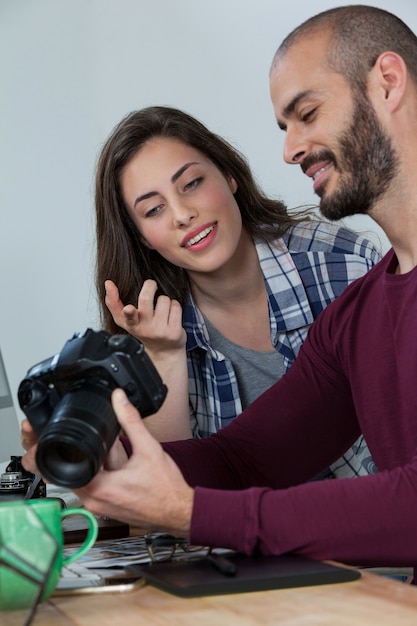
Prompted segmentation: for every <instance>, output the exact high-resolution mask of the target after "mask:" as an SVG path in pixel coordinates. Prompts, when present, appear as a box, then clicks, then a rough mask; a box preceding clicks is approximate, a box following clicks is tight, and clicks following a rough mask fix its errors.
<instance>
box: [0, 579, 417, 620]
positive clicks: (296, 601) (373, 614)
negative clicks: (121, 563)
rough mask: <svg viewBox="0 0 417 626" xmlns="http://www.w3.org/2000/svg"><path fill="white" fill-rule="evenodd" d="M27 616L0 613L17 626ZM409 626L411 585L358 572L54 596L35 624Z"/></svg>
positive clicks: (415, 607)
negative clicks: (326, 580)
mask: <svg viewBox="0 0 417 626" xmlns="http://www.w3.org/2000/svg"><path fill="white" fill-rule="evenodd" d="M25 615H26V612H24V611H19V612H15V613H0V624H1V626H21V625H22V623H23V621H24V617H25ZM119 624H123V626H152V625H153V624H154V625H155V626H214V625H215V624H219V625H222V626H223V625H227V626H268V625H269V626H281V625H282V626H374V625H375V626H393V625H394V624H395V626H415V625H416V624H417V588H416V587H412V586H410V585H407V584H404V583H400V582H396V581H392V580H389V579H387V578H383V577H380V576H377V575H376V574H370V573H368V572H363V574H362V577H361V579H360V580H357V581H354V582H349V583H340V584H332V585H320V586H316V587H299V588H296V589H280V590H276V591H262V592H253V593H246V594H233V595H228V596H210V597H205V598H191V599H185V598H178V597H176V596H173V595H170V594H168V593H165V592H163V591H160V590H158V589H155V588H153V587H150V586H144V587H142V588H140V589H136V590H134V591H128V592H125V593H111V594H109V593H105V594H89V595H79V596H71V597H55V598H52V599H50V600H49V601H47V602H45V603H44V604H42V605H41V606H40V607H39V608H38V611H37V613H36V616H35V619H34V621H33V626H119Z"/></svg>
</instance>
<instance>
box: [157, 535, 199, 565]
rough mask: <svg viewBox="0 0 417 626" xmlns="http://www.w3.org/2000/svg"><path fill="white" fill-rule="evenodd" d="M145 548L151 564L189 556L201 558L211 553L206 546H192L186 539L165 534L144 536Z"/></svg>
mask: <svg viewBox="0 0 417 626" xmlns="http://www.w3.org/2000/svg"><path fill="white" fill-rule="evenodd" d="M145 546H146V550H147V552H148V555H149V558H150V560H151V562H152V563H160V562H161V561H170V560H172V559H176V558H178V559H181V557H183V558H187V555H188V556H191V554H192V555H193V556H195V557H202V558H203V557H206V556H208V555H209V554H210V553H211V548H209V547H207V546H194V545H191V544H190V543H189V542H188V540H187V539H183V538H181V537H174V536H173V535H168V534H166V533H152V534H149V535H145Z"/></svg>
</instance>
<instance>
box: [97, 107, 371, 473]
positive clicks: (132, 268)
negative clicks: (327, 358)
mask: <svg viewBox="0 0 417 626" xmlns="http://www.w3.org/2000/svg"><path fill="white" fill-rule="evenodd" d="M96 226H97V264H96V286H97V290H98V295H99V301H100V306H101V315H102V322H103V326H104V328H106V330H108V331H110V332H120V329H123V330H124V331H127V332H129V333H131V334H132V335H134V336H136V337H137V338H138V339H140V340H141V341H142V342H143V344H144V346H145V348H146V350H147V352H148V353H149V355H150V356H151V358H152V360H153V361H154V363H155V365H156V367H157V368H158V370H159V372H160V374H161V376H162V378H163V380H164V382H165V383H166V384H167V386H168V389H169V392H168V397H167V400H166V401H165V403H164V405H163V407H162V408H161V410H160V411H159V412H158V413H157V414H155V415H154V416H152V417H148V418H147V420H146V423H147V426H148V428H149V429H150V430H151V431H152V433H153V434H154V435H155V436H156V437H157V438H158V439H159V440H173V439H179V438H186V437H190V436H191V435H193V436H197V437H205V436H208V435H209V434H210V433H212V432H215V431H217V430H219V429H220V428H222V427H223V426H225V425H226V424H228V423H229V422H230V421H231V420H232V419H233V418H234V417H236V415H238V414H239V413H240V412H241V411H242V410H243V408H244V407H245V406H246V405H247V404H248V403H250V402H252V401H253V400H254V399H255V398H256V397H258V396H259V395H260V394H261V393H262V392H263V391H264V390H265V389H266V388H268V387H269V386H270V385H271V384H273V383H274V382H275V381H276V380H278V379H279V378H280V377H281V376H282V375H283V374H284V373H285V372H286V371H287V370H288V369H289V367H290V366H291V364H292V362H293V361H294V359H295V357H296V356H297V354H298V351H299V349H300V347H301V345H302V343H303V341H304V339H305V337H306V335H307V331H308V328H309V326H310V325H311V323H312V322H313V321H314V319H315V318H316V317H317V315H318V314H319V313H320V312H321V311H322V310H323V308H325V307H326V306H327V304H329V303H330V302H331V301H332V300H333V299H334V298H335V297H336V296H337V295H339V294H340V293H341V292H342V291H343V289H344V288H345V287H346V286H347V285H348V284H349V283H350V282H351V281H352V280H354V279H355V278H358V277H359V276H360V275H362V274H363V273H365V272H366V271H368V270H369V269H370V268H371V267H372V266H373V265H374V264H375V262H377V261H378V260H379V254H378V252H377V250H376V248H375V247H374V245H373V244H372V243H371V242H370V241H368V240H366V239H364V238H363V237H361V236H359V235H358V234H356V233H353V232H352V231H350V230H348V229H346V228H344V227H343V226H340V225H331V224H327V223H325V222H319V221H315V220H312V219H311V220H309V219H307V217H306V216H305V215H304V214H300V215H298V216H291V215H290V214H289V213H288V212H287V209H286V206H285V205H284V204H283V203H282V202H281V201H279V200H274V199H270V198H267V197H265V195H264V194H263V193H262V191H261V190H260V188H259V186H258V185H257V184H256V182H255V180H254V178H253V176H252V174H251V172H250V169H249V167H248V165H247V163H246V160H245V159H244V158H243V157H242V156H241V155H240V154H239V153H238V151H237V150H236V149H234V148H233V147H232V146H231V145H230V144H229V143H227V142H226V141H225V140H223V139H222V138H220V137H219V136H217V135H215V134H213V133H211V132H210V131H209V130H208V129H207V128H206V127H205V126H203V125H202V124H201V123H200V122H198V121H197V120H196V119H195V118H193V117H191V116H189V115H187V114H186V113H184V112H182V111H179V110H177V109H173V108H169V107H149V108H146V109H142V110H140V111H136V112H133V113H131V114H130V115H128V116H127V117H126V118H125V119H123V120H122V121H121V122H120V123H119V124H118V125H117V126H116V128H115V129H114V130H113V132H112V134H111V135H110V137H109V139H108V140H107V142H106V144H105V145H104V148H103V150H102V153H101V155H100V158H99V161H98V166H97V176H96ZM300 436H302V434H300ZM358 446H359V447H360V450H359V451H358ZM332 469H333V471H334V473H335V474H336V475H337V476H352V475H357V474H362V473H367V472H368V471H373V469H374V466H373V463H372V460H371V459H370V455H369V452H368V451H367V449H366V446H365V445H364V442H363V441H361V442H357V444H355V446H354V448H353V450H350V451H348V452H347V453H346V455H345V458H344V459H343V460H341V461H340V462H337V463H336V464H335V465H334V467H333V468H332Z"/></svg>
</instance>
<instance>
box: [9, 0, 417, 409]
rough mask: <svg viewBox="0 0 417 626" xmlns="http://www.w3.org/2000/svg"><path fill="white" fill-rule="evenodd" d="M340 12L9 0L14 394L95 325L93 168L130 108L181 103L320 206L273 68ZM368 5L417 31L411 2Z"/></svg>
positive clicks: (168, 1) (253, 5)
mask: <svg viewBox="0 0 417 626" xmlns="http://www.w3.org/2000/svg"><path fill="white" fill-rule="evenodd" d="M365 3H366V2H365ZM340 4H345V3H344V2H331V1H330V2H329V1H325V0H314V2H311V1H309V0H299V1H298V2H296V3H288V2H287V1H281V0H210V2H201V1H199V0H0V220H1V223H0V277H1V278H0V281H1V282H0V295H1V307H0V346H1V348H2V351H3V357H4V360H5V362H6V365H7V367H8V370H9V377H10V384H11V387H12V391H13V393H14V396H15V397H16V392H17V387H18V384H19V382H20V380H21V379H22V377H23V376H24V374H25V373H26V370H27V368H28V367H29V366H31V365H33V364H34V363H36V362H38V361H40V360H42V359H43V358H46V357H48V356H51V355H52V354H54V353H55V352H58V351H59V350H60V349H61V348H62V346H63V345H64V343H65V341H66V340H67V339H68V338H69V336H70V335H71V334H72V333H73V332H74V331H78V330H81V329H83V328H85V327H86V326H93V327H97V326H98V314H97V311H98V309H97V306H96V299H95V291H94V285H93V260H94V228H93V227H94V218H93V200H92V190H93V173H94V167H95V160H96V157H97V154H98V151H99V149H100V146H101V144H102V143H103V142H104V140H105V139H106V137H107V135H108V134H109V133H110V131H111V129H112V127H113V126H114V125H115V124H116V123H117V122H118V121H119V119H120V118H121V117H122V116H124V115H125V114H126V113H127V112H129V111H131V110H133V109H137V108H141V107H143V106H147V105H151V104H165V105H173V106H177V107H180V108H183V109H185V110H186V111H188V112H189V113H191V114H193V115H195V116H196V117H198V118H200V119H201V120H202V121H203V122H204V123H206V124H207V125H208V126H209V128H211V129H212V130H214V131H216V132H218V133H220V134H222V135H224V136H225V137H226V138H227V139H228V140H229V141H231V142H232V143H234V144H235V145H236V146H237V147H238V148H239V149H241V150H242V151H243V152H244V153H245V154H246V156H247V157H248V158H249V161H250V163H251V165H252V168H253V170H254V171H255V173H256V175H257V177H258V179H259V181H260V182H261V183H262V185H263V187H264V189H265V190H266V191H267V192H268V193H270V194H273V195H279V196H281V197H282V198H283V199H284V200H286V202H287V203H288V205H289V206H296V205H299V204H304V203H315V202H316V198H315V196H314V195H313V193H312V188H311V183H310V182H309V181H308V180H307V179H306V177H303V176H302V175H301V173H300V172H299V170H298V168H292V167H289V166H287V165H285V164H284V163H283V161H282V144H283V135H282V133H280V132H279V131H278V129H277V127H276V123H275V120H274V116H273V112H272V105H271V103H270V101H269V93H268V72H269V66H270V63H271V60H272V57H273V54H274V52H275V49H276V47H277V46H278V44H279V43H280V41H281V39H282V38H283V37H284V36H285V35H286V34H287V33H288V32H289V31H290V30H291V29H292V28H293V27H294V26H296V25H297V24H298V23H299V22H300V21H301V20H303V19H305V18H307V17H308V16H310V15H312V14H314V13H317V12H319V11H321V10H324V9H327V8H329V7H331V6H335V5H340ZM366 4H375V5H377V6H380V7H382V8H385V9H388V10H394V11H395V12H396V14H397V15H399V16H400V17H401V18H403V19H404V20H405V21H406V22H407V23H408V24H409V25H410V26H411V28H413V30H415V31H417V9H416V8H415V4H414V2H413V1H412V0H397V2H396V3H395V5H394V7H393V6H392V2H391V0H388V1H381V0H380V1H375V2H374V3H372V2H370V3H366ZM354 224H355V225H356V227H357V228H361V229H369V228H371V229H373V231H374V232H375V233H378V234H380V231H378V230H377V228H376V227H375V226H374V225H373V223H372V222H371V221H370V220H369V221H368V219H367V218H360V219H358V220H357V221H355V222H354ZM383 241H384V249H386V248H387V243H386V240H383ZM19 416H20V417H21V416H22V415H21V413H20V411H19Z"/></svg>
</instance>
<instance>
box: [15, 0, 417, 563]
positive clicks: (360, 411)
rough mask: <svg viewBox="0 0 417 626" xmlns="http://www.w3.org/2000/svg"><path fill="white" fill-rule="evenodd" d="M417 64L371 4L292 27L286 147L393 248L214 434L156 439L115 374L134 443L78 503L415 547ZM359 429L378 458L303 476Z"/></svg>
mask: <svg viewBox="0 0 417 626" xmlns="http://www.w3.org/2000/svg"><path fill="white" fill-rule="evenodd" d="M415 68H417V38H416V37H415V36H414V34H413V33H412V32H411V31H410V30H409V29H408V28H407V27H406V26H405V24H403V23H402V22H401V21H400V20H398V19H397V18H396V17H395V16H393V15H391V14H389V13H386V12H384V11H381V10H379V9H374V8H372V7H367V6H358V5H356V6H347V7H338V8H336V9H333V10H331V11H327V12H324V13H322V14H320V15H318V16H316V17H314V18H312V19H311V20H308V21H307V22H306V23H304V24H303V25H302V26H300V27H299V28H298V29H296V30H295V31H294V32H293V33H291V34H290V35H289V36H288V37H287V39H286V40H284V42H283V43H282V45H281V46H280V48H279V49H278V51H277V53H276V55H275V58H274V61H273V65H272V69H271V75H270V80H271V96H272V100H273V104H274V109H275V114H276V117H277V121H278V124H279V126H280V127H281V128H282V129H283V130H284V131H285V132H286V141H285V160H286V161H287V162H289V163H295V164H298V165H300V166H301V168H302V170H303V171H304V173H305V174H306V175H307V176H310V177H311V178H312V182H313V186H314V189H315V191H316V193H317V194H318V195H319V196H320V199H321V204H320V206H321V210H322V212H323V214H324V215H326V216H327V217H330V218H333V219H338V218H340V217H343V216H345V215H350V214H353V213H358V212H363V213H368V214H369V215H370V216H371V217H372V218H373V219H375V221H376V222H377V223H378V224H379V225H380V226H382V227H383V228H384V230H385V232H386V233H387V235H388V237H389V238H390V241H391V243H392V245H393V250H392V251H390V252H389V253H388V254H387V255H386V257H385V258H384V259H383V260H382V261H380V263H379V264H378V265H377V266H375V267H374V268H373V269H372V270H371V271H370V272H369V273H368V274H367V275H365V276H364V277H363V278H360V279H358V280H357V281H355V282H354V283H353V284H352V285H350V286H349V287H348V288H347V289H346V290H345V292H344V293H343V294H342V295H341V296H339V298H338V299H337V300H336V301H335V302H334V303H332V304H331V305H329V306H328V308H327V309H326V310H325V311H324V312H323V313H321V315H320V317H319V318H318V320H317V321H316V322H315V324H314V325H313V327H312V329H311V330H310V333H309V337H308V339H307V341H306V343H305V344H304V346H303V348H302V349H301V352H300V355H299V357H298V359H297V360H296V362H295V364H294V365H293V366H292V368H291V370H290V371H289V372H288V374H286V376H285V377H284V378H283V379H281V380H280V381H279V382H278V383H277V384H276V385H274V386H273V387H272V388H271V389H269V390H268V391H267V392H266V393H265V394H263V395H262V396H261V397H260V398H259V399H258V400H257V401H256V402H254V403H253V404H252V405H251V406H250V407H249V408H248V409H246V410H245V411H244V412H243V413H242V414H241V415H240V416H239V417H238V418H237V419H236V420H235V421H234V422H233V423H232V424H231V425H230V426H228V427H227V428H225V429H223V430H222V431H220V432H219V433H217V434H216V435H213V436H212V437H210V438H208V439H205V440H201V441H196V440H189V441H183V442H176V443H171V444H165V445H164V448H165V450H166V452H167V453H166V452H165V451H164V449H163V448H162V447H161V446H160V445H159V444H158V443H157V442H156V441H155V440H153V439H152V437H151V436H150V435H149V433H148V432H147V430H146V428H145V427H144V424H143V423H142V422H141V420H140V419H139V417H138V414H137V411H136V410H135V409H134V408H133V407H132V405H131V404H130V403H129V402H128V401H127V399H126V396H125V395H124V393H123V392H122V391H121V390H116V391H115V392H114V394H113V405H114V408H115V411H116V413H117V415H118V417H119V421H120V424H121V426H122V428H123V429H124V431H125V433H126V435H127V437H128V438H129V441H130V445H131V450H130V446H129V444H128V443H126V447H127V449H128V451H129V454H130V457H129V459H128V460H126V453H125V450H124V448H123V447H122V445H121V443H120V442H118V445H116V446H115V447H114V449H113V450H112V451H111V454H110V456H109V461H108V469H107V470H102V471H101V472H99V474H98V475H97V476H96V477H95V478H94V479H93V480H92V481H91V483H90V484H89V485H87V486H86V487H85V488H83V489H80V490H79V492H78V493H79V495H80V497H81V498H82V500H83V501H84V503H85V505H86V506H87V507H88V508H90V509H91V510H93V511H95V512H97V513H101V514H104V515H108V516H111V517H118V518H120V519H123V520H125V521H127V522H129V523H132V524H136V525H138V526H140V527H146V528H150V529H155V530H157V529H164V530H168V531H170V532H172V533H174V534H176V535H180V536H185V537H190V539H191V541H192V542H193V543H197V544H209V545H213V546H223V547H230V548H234V549H236V550H239V551H241V552H244V553H251V552H253V551H260V552H262V553H265V554H271V553H273V554H281V553H285V552H290V551H295V552H299V553H302V554H305V555H307V556H310V557H313V558H318V559H328V558H331V559H338V560H341V561H344V562H350V563H354V564H358V563H361V564H367V565H381V564H383V565H397V566H399V565H403V566H409V565H412V564H416V563H417V542H416V541H415V518H416V514H417V454H416V449H417V422H416V419H417V384H416V380H415V376H416V374H415V372H416V365H417V341H416V339H415V338H416V337H417V298H416V293H417V269H416V265H417V183H416V182H415V173H414V169H415V163H417V141H416V139H417V76H416V75H415V72H416V69H415ZM23 428H24V430H23V439H24V441H23V445H24V446H25V448H26V449H28V448H30V446H31V444H32V443H33V438H32V435H31V432H30V430H29V429H28V426H27V425H25V426H24V427H23ZM360 432H363V434H364V436H365V439H366V441H367V442H368V445H369V448H370V450H371V453H372V455H373V457H374V459H375V461H376V464H377V466H378V468H379V470H380V472H379V473H378V474H374V475H370V476H365V477H361V478H357V479H355V480H328V481H318V482H311V481H310V482H309V480H310V479H311V478H312V477H313V476H315V475H317V474H318V473H319V472H320V471H321V470H323V469H324V468H325V467H327V466H329V465H330V464H331V463H332V462H333V461H334V460H335V459H337V458H338V457H340V456H341V454H342V453H343V452H344V451H345V450H346V449H347V448H348V447H349V446H350V445H351V444H352V442H353V441H355V439H356V438H357V437H358V435H359V433H360ZM25 433H26V434H25ZM25 439H26V440H25ZM34 451H35V447H32V448H31V449H30V450H29V453H28V454H27V455H26V457H25V458H24V465H25V466H26V467H27V468H29V469H32V471H33V470H34V469H35V465H34Z"/></svg>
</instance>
